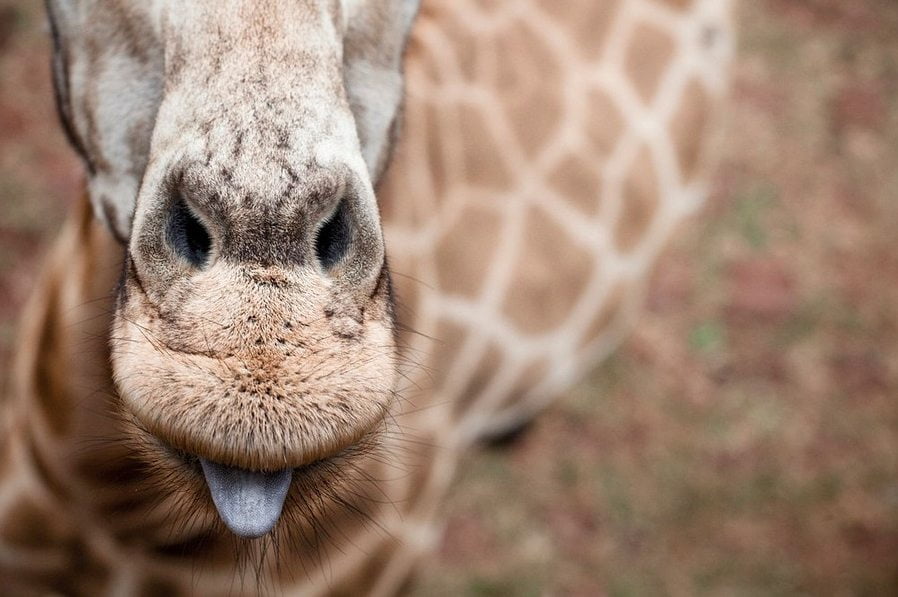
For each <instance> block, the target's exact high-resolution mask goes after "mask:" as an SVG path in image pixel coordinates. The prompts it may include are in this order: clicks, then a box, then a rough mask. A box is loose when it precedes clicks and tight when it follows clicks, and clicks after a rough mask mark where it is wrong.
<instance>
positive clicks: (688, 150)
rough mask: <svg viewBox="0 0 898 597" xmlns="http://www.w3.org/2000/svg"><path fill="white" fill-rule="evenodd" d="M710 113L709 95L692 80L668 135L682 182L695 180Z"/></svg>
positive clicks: (684, 93)
mask: <svg viewBox="0 0 898 597" xmlns="http://www.w3.org/2000/svg"><path fill="white" fill-rule="evenodd" d="M710 112H711V100H710V98H709V97H708V93H707V92H706V91H705V90H704V88H703V87H702V86H701V85H700V84H699V83H698V81H695V80H692V81H690V82H689V85H687V86H686V89H685V91H684V92H683V97H682V99H681V100H680V107H679V110H677V112H676V114H674V116H673V119H672V120H671V124H670V128H671V135H672V137H673V141H674V147H676V148H677V153H678V157H679V160H680V172H681V174H682V176H683V182H685V183H688V182H691V181H692V180H694V179H695V177H696V175H697V174H698V172H699V165H700V158H701V151H702V146H703V143H704V141H705V127H706V125H707V123H708V115H709V114H710Z"/></svg>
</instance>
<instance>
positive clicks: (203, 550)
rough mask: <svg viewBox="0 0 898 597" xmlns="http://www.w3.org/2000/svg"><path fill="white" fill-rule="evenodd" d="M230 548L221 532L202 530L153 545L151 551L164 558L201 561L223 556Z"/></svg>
mask: <svg viewBox="0 0 898 597" xmlns="http://www.w3.org/2000/svg"><path fill="white" fill-rule="evenodd" d="M223 539H224V540H223ZM231 548H232V545H231V542H230V541H228V540H227V539H226V538H225V536H224V535H222V534H221V533H216V532H213V531H203V532H201V533H198V534H197V535H194V536H193V537H189V538H187V539H183V540H180V541H177V542H175V543H163V544H158V545H154V546H153V547H152V549H151V552H152V553H153V554H154V555H156V556H158V557H160V558H165V559H169V558H171V559H180V558H195V559H197V560H198V561H202V560H210V559H217V558H219V557H224V556H226V555H227V554H229V553H230V551H231Z"/></svg>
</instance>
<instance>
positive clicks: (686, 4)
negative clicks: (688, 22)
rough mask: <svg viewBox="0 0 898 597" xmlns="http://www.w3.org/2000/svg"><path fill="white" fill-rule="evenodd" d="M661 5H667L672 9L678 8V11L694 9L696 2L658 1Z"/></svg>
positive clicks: (685, 0)
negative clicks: (693, 4) (693, 5)
mask: <svg viewBox="0 0 898 597" xmlns="http://www.w3.org/2000/svg"><path fill="white" fill-rule="evenodd" d="M658 2H660V3H661V4H666V5H667V6H670V7H671V8H676V9H678V10H686V9H687V8H691V7H692V3H693V2H694V0H658Z"/></svg>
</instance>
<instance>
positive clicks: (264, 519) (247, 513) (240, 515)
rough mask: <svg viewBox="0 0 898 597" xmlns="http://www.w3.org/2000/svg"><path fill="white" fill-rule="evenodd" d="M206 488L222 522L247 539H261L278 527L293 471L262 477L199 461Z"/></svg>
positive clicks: (261, 474)
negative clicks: (207, 487) (275, 526)
mask: <svg viewBox="0 0 898 597" xmlns="http://www.w3.org/2000/svg"><path fill="white" fill-rule="evenodd" d="M200 464H201V465H202V467H203V474H204V475H205V477H206V485H208V486H209V493H210V494H212V502H213V503H214V504H215V509H216V510H218V515H219V516H221V520H222V522H224V523H225V525H226V526H227V527H228V528H229V529H231V531H232V532H233V533H234V534H235V535H237V536H239V537H243V538H246V539H253V538H256V537H261V536H262V535H264V534H266V533H268V532H269V531H270V530H271V529H273V528H274V525H276V524H277V521H278V520H279V519H280V517H281V511H282V510H283V509H284V500H285V499H286V498H287V491H288V490H289V489H290V481H291V480H292V479H293V469H284V470H282V471H277V472H274V473H260V472H255V471H248V470H245V469H240V468H234V467H231V466H225V465H223V464H218V463H216V462H210V461H208V460H205V459H203V458H200Z"/></svg>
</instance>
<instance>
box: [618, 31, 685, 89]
mask: <svg viewBox="0 0 898 597" xmlns="http://www.w3.org/2000/svg"><path fill="white" fill-rule="evenodd" d="M675 51H676V45H675V44H674V41H673V40H672V39H671V38H670V35H669V34H668V33H665V32H664V31H660V30H658V29H656V28H655V27H651V26H648V25H639V26H638V27H636V29H635V30H634V31H633V33H632V35H631V37H630V47H629V49H628V52H627V56H626V59H625V69H626V72H625V75H626V77H627V79H629V80H630V81H632V82H633V85H634V86H635V87H636V90H637V91H638V92H639V95H641V96H642V99H643V100H644V101H645V103H647V104H648V103H651V101H652V99H653V98H654V97H655V92H656V91H657V90H658V85H659V84H660V82H661V77H663V76H664V74H665V73H666V72H667V69H668V64H669V63H670V61H671V59H672V58H673V54H674V52H675Z"/></svg>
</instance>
